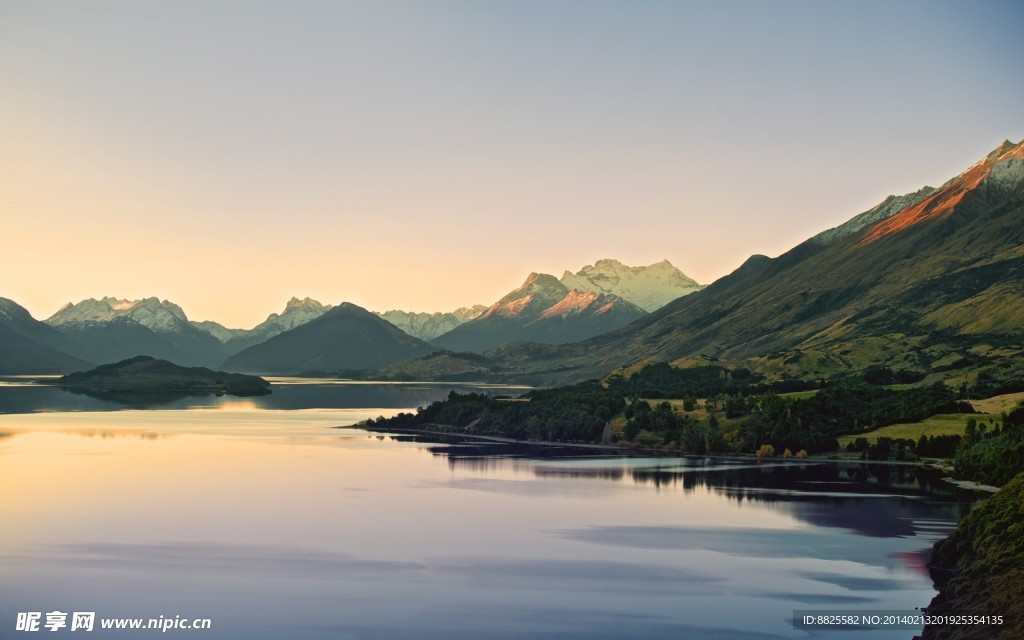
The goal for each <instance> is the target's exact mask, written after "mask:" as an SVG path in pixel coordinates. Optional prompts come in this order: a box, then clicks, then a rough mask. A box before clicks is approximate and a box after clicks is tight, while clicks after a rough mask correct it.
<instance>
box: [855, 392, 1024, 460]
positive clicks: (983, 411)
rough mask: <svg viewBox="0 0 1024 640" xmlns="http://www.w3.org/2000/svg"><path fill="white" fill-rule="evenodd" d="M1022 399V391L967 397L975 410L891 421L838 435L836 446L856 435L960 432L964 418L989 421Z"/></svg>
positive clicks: (904, 436) (910, 435)
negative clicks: (879, 425) (985, 396)
mask: <svg viewBox="0 0 1024 640" xmlns="http://www.w3.org/2000/svg"><path fill="white" fill-rule="evenodd" d="M1022 402H1024V393H1007V394H1005V395H1001V396H993V397H991V398H985V399H984V400H971V406H972V407H974V410H975V411H977V412H978V413H950V414H940V415H935V416H932V417H930V418H925V419H924V420H922V421H920V422H909V423H904V424H893V425H889V426H888V427H882V428H881V429H875V430H874V431H866V432H864V433H860V434H854V435H849V436H840V437H839V438H838V440H839V446H841V447H845V446H846V444H847V443H848V442H853V441H854V440H856V439H857V438H867V439H868V441H869V442H875V441H876V440H878V438H901V439H907V438H910V439H913V440H917V439H918V438H920V437H921V436H922V435H924V434H927V435H928V436H929V437H931V436H947V435H963V433H964V429H966V428H967V421H968V420H970V419H971V418H974V419H975V420H977V421H978V422H986V423H988V422H990V421H991V420H995V421H996V422H998V421H999V420H1001V417H1000V415H999V414H1000V413H1002V412H1004V411H1006V412H1009V411H1010V410H1012V409H1013V408H1014V407H1016V406H1018V405H1019V404H1020V403H1022Z"/></svg>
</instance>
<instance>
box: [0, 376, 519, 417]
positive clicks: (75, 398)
mask: <svg viewBox="0 0 1024 640" xmlns="http://www.w3.org/2000/svg"><path fill="white" fill-rule="evenodd" d="M272 388H273V393H272V394H271V395H268V396H258V397H253V398H247V400H252V403H253V408H258V409H309V408H320V409H356V408H364V407H374V408H380V409H403V408H409V407H421V406H426V405H428V404H430V403H431V402H433V401H435V400H440V399H443V398H445V397H446V396H447V395H448V392H449V391H451V390H456V391H459V392H463V393H465V392H468V391H470V390H473V391H478V392H481V393H495V394H499V393H504V392H506V390H504V389H502V388H494V387H488V388H476V387H473V386H470V385H440V384H438V385H432V384H423V385H419V384H417V385H398V384H366V383H360V384H352V385H346V384H338V383H332V384H275V385H273V387H272ZM234 401H237V398H235V397H233V396H226V395H221V396H218V395H215V394H212V393H211V394H187V393H178V392H147V393H130V394H124V393H118V394H104V393H101V392H100V393H97V392H92V391H89V392H85V391H79V390H74V391H72V390H69V389H60V388H54V387H51V386H42V385H39V386H35V385H24V384H22V385H20V386H4V385H0V413H34V412H38V411H118V410H121V409H189V408H210V407H220V406H222V405H224V404H225V403H229V402H234Z"/></svg>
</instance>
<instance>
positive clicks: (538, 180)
mask: <svg viewBox="0 0 1024 640" xmlns="http://www.w3.org/2000/svg"><path fill="white" fill-rule="evenodd" d="M1022 28H1024V4H1022V3H1020V2H985V1H980V2H966V1H965V2H942V1H926V2H918V1H912V0H906V1H901V2H889V1H881V2H878V1H872V0H858V1H857V2H811V1H801V0H790V1H760V0H758V1H750V2H737V1H723V2H713V3H709V2H684V1H676V2H644V1H632V0H630V1H626V0H622V1H619V2H606V1H601V0H587V1H571V0H544V1H540V0H508V1H499V0H492V1H483V2H478V1H472V2H471V1H460V2H455V1H444V0H431V1H428V0H419V1H410V2H390V1H386V0H384V1H374V2H341V1H336V2H335V1H331V2H327V1H323V2H304V1H289V2H284V1H280V2H262V1H258V0H252V1H250V0H246V1H237V2H229V1H218V0H212V1H210V2H199V1H197V0H185V1H183V2H151V1H146V0H132V1H128V0H121V1H118V2H104V1H99V0H96V1H89V2H78V1H75V2H70V1H68V2H60V1H56V2H45V3H41V2H35V1H31V0H30V1H25V2H11V1H8V0H0V187H2V192H0V296H4V297H8V298H11V299H13V300H15V301H16V302H18V303H20V304H22V305H23V306H25V307H26V308H28V309H29V311H31V312H32V314H33V315H34V316H35V317H37V318H46V317H48V316H50V315H51V314H52V313H54V312H55V311H56V310H57V309H58V308H59V307H60V306H61V305H63V304H64V303H66V302H72V301H74V302H77V301H79V300H81V299H84V298H89V297H102V296H105V295H113V296H117V297H122V298H132V299H135V298H141V297H149V296H158V297H160V298H162V299H163V298H166V299H170V300H172V301H174V302H176V303H178V304H179V305H181V306H182V307H183V308H184V310H185V312H186V313H187V314H188V315H189V317H190V318H191V319H194V320H216V321H218V322H221V323H223V324H225V325H228V326H236V327H251V326H253V325H255V324H256V323H257V322H259V321H261V320H263V319H264V318H265V317H266V316H267V314H269V313H270V312H272V311H280V310H281V309H282V308H283V307H284V303H285V302H286V301H287V300H288V299H289V298H290V297H292V296H298V297H304V296H311V297H314V298H317V299H319V300H321V301H322V302H325V303H333V304H337V303H339V302H341V301H350V302H354V303H356V304H359V305H361V306H364V307H367V308H369V309H371V310H378V311H384V310H387V309H395V308H398V309H405V310H412V311H446V310H451V309H454V308H456V307H460V306H467V305H472V304H478V303H479V304H490V303H492V302H494V301H496V300H497V299H498V298H500V297H501V296H502V295H504V294H505V293H507V292H508V291H510V290H512V289H514V288H515V287H517V286H518V285H519V284H521V283H522V281H523V280H524V279H525V278H526V276H527V275H528V274H529V273H530V272H532V271H538V272H545V273H552V274H554V275H556V276H560V275H561V274H562V272H563V271H564V270H566V269H569V270H573V271H576V270H578V269H580V268H581V267H583V266H584V265H586V264H592V263H593V262H594V261H596V260H599V259H601V258H617V259H619V260H621V261H623V262H625V263H626V264H629V265H641V264H652V263H654V262H658V261H660V260H663V259H668V260H669V261H671V262H672V263H673V264H674V265H676V266H677V267H679V268H680V269H682V270H683V271H684V272H685V273H686V274H687V275H689V276H691V277H693V278H695V279H696V280H698V281H699V282H702V283H709V282H711V281H713V280H715V279H717V278H719V277H721V276H723V275H726V274H727V273H729V272H730V271H732V270H733V269H735V268H736V267H737V266H739V265H740V264H741V263H742V262H743V261H744V260H745V259H746V258H747V257H749V256H750V255H752V254H765V255H770V256H775V255H778V254H780V253H783V252H784V251H786V250H787V249H789V248H791V247H792V246H794V245H796V244H798V243H799V242H801V241H802V240H804V239H806V238H808V237H810V236H811V235H814V234H815V233H817V232H819V231H821V230H824V229H827V228H829V227H832V226H835V225H837V224H840V223H842V222H843V221H845V220H847V219H849V218H850V217H852V216H854V215H856V214H857V213H860V212H862V211H864V210H866V209H868V208H870V207H871V206H873V205H875V204H877V203H878V202H880V201H881V200H882V199H883V198H885V197H886V196H887V195H889V194H900V193H907V192H910V191H915V190H917V189H919V188H920V187H922V186H924V185H926V184H929V185H933V186H937V185H938V184H941V183H942V182H944V181H945V180H947V179H949V178H951V177H953V176H955V175H956V174H958V173H959V172H960V171H962V170H964V169H966V168H967V166H969V165H970V164H972V163H973V162H975V161H976V160H978V159H979V158H981V157H982V156H983V155H984V154H986V153H987V152H988V151H990V150H991V149H993V148H995V147H996V146H997V145H998V144H999V143H1001V142H1002V141H1003V140H1004V139H1007V138H1009V139H1011V140H1014V141H1017V140H1020V139H1021V138H1022V137H1024V118H1022V115H1024V112H1022V110H1021V105H1022V104H1024V83H1022V82H1020V77H1021V75H1020V74H1021V72H1020V70H1021V69H1022V68H1024V45H1022V44H1021V41H1020V40H1021V38H1020V34H1021V32H1022Z"/></svg>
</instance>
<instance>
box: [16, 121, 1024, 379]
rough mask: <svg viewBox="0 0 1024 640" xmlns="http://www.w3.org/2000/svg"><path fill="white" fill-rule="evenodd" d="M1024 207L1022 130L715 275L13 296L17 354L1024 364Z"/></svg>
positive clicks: (270, 360) (284, 366) (319, 361)
mask: <svg viewBox="0 0 1024 640" xmlns="http://www.w3.org/2000/svg"><path fill="white" fill-rule="evenodd" d="M1022 218H1024V143H1012V142H1010V141H1006V142H1004V143H1003V144H1001V145H999V147H998V148H996V149H995V150H993V151H992V152H991V153H989V154H988V155H986V156H985V157H984V158H982V159H981V160H979V161H978V162H976V163H975V164H974V165H972V166H970V167H969V168H968V169H966V170H965V171H964V172H962V173H961V174H959V175H957V176H955V177H954V178H952V179H950V180H949V181H947V182H946V183H944V184H943V185H941V186H940V187H937V188H935V187H924V188H921V189H919V190H917V191H914V192H913V193H908V194H905V195H899V196H889V197H887V198H885V199H884V200H883V201H882V202H881V203H879V204H878V205H877V206H875V207H872V208H871V209H869V210H868V211H865V212H863V213H861V214H859V215H856V216H854V217H853V218H851V219H850V220H849V221H847V222H846V223H844V224H842V225H839V226H837V227H835V228H833V229H829V230H827V231H823V232H821V233H818V234H816V235H814V236H812V237H810V238H809V239H808V240H806V241H804V242H802V243H800V244H799V245H797V246H796V247H794V248H792V249H791V250H789V251H787V252H786V253H784V254H782V255H780V256H778V257H776V258H769V257H766V256H756V255H755V256H752V257H751V258H749V259H748V260H747V261H746V262H744V263H743V264H742V265H741V266H740V267H739V268H738V269H736V270H735V271H734V272H732V273H731V274H729V275H727V276H725V277H723V278H720V279H719V280H717V281H715V282H714V283H712V284H711V285H709V286H707V287H703V288H702V287H701V286H700V285H698V284H697V283H696V282H694V281H693V280H691V279H689V278H687V277H686V276H685V275H683V274H682V273H681V272H679V271H678V270H677V269H675V267H673V266H672V265H671V264H669V263H667V262H661V263H656V264H653V265H650V266H647V267H627V266H625V265H622V264H621V263H619V262H618V261H615V260H599V261H598V262H596V263H595V264H594V265H588V266H586V267H584V268H583V269H581V270H580V271H578V272H577V273H570V272H568V271H566V272H565V273H564V274H563V276H562V278H561V279H557V278H555V277H554V276H552V275H547V274H540V273H533V274H531V275H530V276H529V277H528V278H527V280H526V282H524V284H523V285H522V286H521V287H519V288H517V289H516V290H515V291H512V292H510V293H509V294H508V295H506V296H504V297H503V298H501V299H500V300H499V301H497V302H496V303H494V304H493V305H491V306H490V307H488V308H487V309H485V310H481V308H480V307H473V308H465V309H460V310H457V311H456V312H453V313H451V314H412V313H408V312H402V311H389V312H384V313H379V314H373V313H370V312H368V311H366V310H365V309H362V308H361V307H357V306H355V305H352V304H350V303H342V304H341V305H339V306H338V307H333V308H332V307H331V306H329V305H322V304H321V303H319V302H317V301H315V300H311V299H309V298H306V299H304V300H298V299H292V300H291V301H289V302H288V304H287V305H286V307H285V309H284V311H283V312H282V313H280V314H271V315H270V317H268V318H267V320H266V321H265V322H263V323H261V324H260V325H258V326H257V327H254V328H253V329H249V330H241V329H228V328H226V327H223V326H221V325H218V324H216V323H212V322H202V323H195V322H190V321H188V319H187V317H186V316H185V314H184V312H183V311H182V310H181V308H180V307H178V306H177V305H175V304H173V303H171V302H169V301H166V300H164V301H161V300H158V299H156V298H146V299H143V300H135V301H132V300H122V299H117V298H102V299H99V300H95V299H90V300H84V301H82V302H80V303H78V304H68V305H65V307H63V308H62V309H61V310H60V311H58V312H57V313H56V314H54V315H53V316H52V317H51V318H49V319H47V321H46V322H45V323H42V322H39V321H37V320H35V319H33V318H32V317H31V315H29V314H28V312H27V311H25V310H24V309H23V308H21V307H20V306H18V305H17V304H15V303H14V302H12V301H10V300H6V299H0V371H2V372H8V373H23V372H24V373H44V372H57V371H60V372H63V371H68V370H74V369H75V368H83V367H84V366H86V365H89V364H91V363H103V362H110V361H114V360H117V359H124V358H127V357H132V356H135V355H140V354H146V355H151V356H154V357H160V358H165V359H170V360H172V361H175V362H181V363H183V364H200V365H214V366H216V365H218V364H220V363H221V362H224V367H225V368H229V369H230V368H235V369H236V370H242V371H254V372H275V373H286V372H299V371H307V370H322V371H338V370H353V369H367V368H369V369H380V368H386V369H387V371H388V372H389V373H388V375H391V376H394V377H401V376H403V375H406V374H409V375H412V374H411V373H409V372H415V375H416V376H420V377H429V376H430V374H431V367H432V366H434V367H441V368H443V369H444V373H442V372H441V371H438V374H439V375H448V376H456V375H461V374H462V373H465V374H466V375H469V374H473V373H474V372H476V373H486V372H494V373H495V374H501V375H502V376H505V377H506V378H507V377H519V378H520V379H526V378H529V379H530V381H532V382H534V383H542V384H548V383H550V384H555V383H560V382H566V381H572V380H580V379H586V378H591V377H597V376H601V375H604V374H606V373H607V372H608V371H611V370H613V369H615V368H617V367H622V366H623V365H629V364H631V363H637V362H641V361H645V360H653V361H667V362H682V361H688V360H692V359H693V358H694V357H695V356H703V358H702V361H707V360H708V359H721V360H729V361H736V362H742V363H744V365H745V366H748V367H750V368H752V369H755V370H757V371H759V372H761V373H765V374H768V375H770V376H776V377H778V376H781V377H786V376H798V377H814V376H819V377H824V376H828V375H830V374H832V373H835V372H837V371H844V370H851V369H860V368H863V367H866V366H868V365H873V364H886V365H889V366H893V367H895V368H904V369H914V370H918V371H947V372H948V371H953V372H959V373H956V375H958V376H960V379H963V381H973V380H975V379H976V378H977V377H978V376H998V375H999V373H1000V371H1001V369H1006V368H1007V367H1010V368H1012V367H1020V366H1021V365H1022V364H1024V347H1022V343H1024V322H1022V320H1021V319H1022V318H1024V279H1022V276H1024V250H1022V247H1024V224H1022V223H1024V219H1022ZM666 300H670V301H669V302H667V303H665V301H666ZM660 305H663V306H660ZM647 310H651V312H650V313H647ZM396 324H397V325H400V326H403V327H405V329H407V330H408V331H411V332H414V333H419V335H420V336H422V337H425V338H429V341H427V340H422V339H420V338H418V337H416V336H413V335H409V333H406V332H404V331H403V330H402V329H400V328H399V326H396ZM449 327H451V328H449ZM445 329H447V330H445ZM439 349H444V350H445V351H443V352H440V353H436V352H438V350H439ZM457 352H463V353H464V352H483V356H471V355H470V356H467V355H463V354H460V353H457ZM428 354H434V355H432V356H431V357H430V358H427V359H423V356H427V355H428ZM225 358H227V360H226V361H225ZM417 358H420V359H419V360H416V359H417ZM409 359H413V361H409ZM460 372H461V373H460ZM971 376H973V378H972V377H971Z"/></svg>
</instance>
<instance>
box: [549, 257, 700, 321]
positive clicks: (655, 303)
mask: <svg viewBox="0 0 1024 640" xmlns="http://www.w3.org/2000/svg"><path fill="white" fill-rule="evenodd" d="M560 282H561V283H562V284H563V285H565V287H566V288H567V289H570V290H575V291H584V292H594V293H607V294H612V295H616V296H618V297H620V298H622V299H623V300H626V301H627V302H631V303H633V304H635V305H636V306H638V307H640V308H641V309H643V310H644V311H657V310H658V309H660V308H662V307H664V306H665V305H666V304H668V303H669V302H672V301H673V300H675V299H676V298H681V297H683V296H686V295H690V294H691V293H694V292H696V291H700V290H701V289H702V288H703V287H702V286H701V285H699V284H697V282H696V281H695V280H693V279H692V278H689V277H687V276H686V274H684V273H683V272H682V271H680V270H679V269H677V268H676V267H674V266H673V265H672V263H670V262H669V261H668V260H662V261H661V262H657V263H655V264H652V265H650V266H647V267H627V266H626V265H624V264H622V263H621V262H619V261H618V260H612V259H605V260H598V261H597V262H595V263H594V264H593V265H587V266H585V267H583V268H582V269H580V270H579V271H577V272H576V273H571V272H569V271H566V272H565V273H564V274H563V275H562V278H561V280H560Z"/></svg>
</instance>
